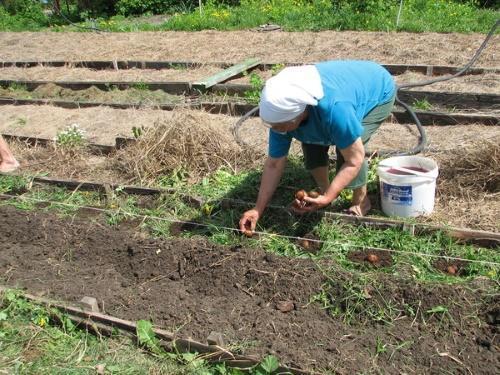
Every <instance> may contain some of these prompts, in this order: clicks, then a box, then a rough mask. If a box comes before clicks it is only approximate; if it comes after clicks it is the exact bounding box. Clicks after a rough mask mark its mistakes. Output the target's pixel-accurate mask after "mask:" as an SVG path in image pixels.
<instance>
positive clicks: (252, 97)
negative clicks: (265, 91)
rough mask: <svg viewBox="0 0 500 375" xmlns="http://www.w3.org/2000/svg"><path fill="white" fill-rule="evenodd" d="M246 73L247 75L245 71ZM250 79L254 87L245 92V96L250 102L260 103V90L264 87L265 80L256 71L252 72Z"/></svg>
mask: <svg viewBox="0 0 500 375" xmlns="http://www.w3.org/2000/svg"><path fill="white" fill-rule="evenodd" d="M245 75H246V73H245ZM249 80H250V86H252V89H251V90H249V91H245V92H244V93H243V96H244V97H245V98H246V100H247V101H248V102H249V103H252V104H258V103H259V100H260V92H261V91H262V88H263V87H264V80H263V79H262V77H261V76H259V75H258V74H257V73H256V72H252V73H250V76H249Z"/></svg>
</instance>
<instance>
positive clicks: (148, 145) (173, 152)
mask: <svg viewBox="0 0 500 375" xmlns="http://www.w3.org/2000/svg"><path fill="white" fill-rule="evenodd" d="M224 126H227V125H222V124H219V123H218V122H217V119H216V117H214V118H209V117H207V116H206V115H204V114H203V113H195V112H192V111H188V110H183V109H178V110H176V111H175V112H174V113H173V116H172V118H171V120H169V121H163V122H159V123H156V124H155V125H154V126H152V127H149V128H147V129H145V130H143V133H142V134H141V136H140V137H139V139H138V141H137V142H136V143H135V144H133V145H131V146H129V147H126V148H125V149H123V150H121V151H119V152H118V154H117V155H116V157H115V159H114V166H115V167H116V168H118V169H119V170H120V172H121V173H122V174H123V175H126V176H127V178H128V179H129V180H130V181H131V182H133V183H136V184H141V185H151V184H154V182H155V181H157V180H158V177H160V176H164V175H168V174H170V173H172V172H174V171H176V170H179V169H181V170H183V171H185V172H187V173H188V174H189V177H190V180H191V181H192V182H196V181H199V180H201V178H202V177H203V176H206V175H208V174H210V173H212V172H214V171H216V170H217V169H219V168H221V167H226V168H228V169H230V170H232V171H235V172H238V171H240V170H243V169H247V168H251V167H254V166H256V165H260V164H261V163H262V159H263V157H264V155H263V154H262V153H260V152H258V151H256V150H254V149H249V148H245V147H244V146H243V147H242V146H239V145H238V144H237V143H236V142H235V140H234V138H233V137H232V136H231V134H230V132H228V129H224V128H223V127H224Z"/></svg>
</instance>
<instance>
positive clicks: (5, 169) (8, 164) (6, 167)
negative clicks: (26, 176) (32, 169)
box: [0, 159, 19, 173]
mask: <svg viewBox="0 0 500 375" xmlns="http://www.w3.org/2000/svg"><path fill="white" fill-rule="evenodd" d="M17 168H19V162H18V161H17V160H16V159H14V160H12V161H6V160H3V161H2V162H1V163H0V173H10V172H14V171H15V170H16V169H17Z"/></svg>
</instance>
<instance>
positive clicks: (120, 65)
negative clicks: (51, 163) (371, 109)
mask: <svg viewBox="0 0 500 375" xmlns="http://www.w3.org/2000/svg"><path fill="white" fill-rule="evenodd" d="M304 64H313V62H307V63H304V62H285V63H283V62H281V63H280V62H274V63H273V62H261V63H259V64H257V65H256V68H257V69H260V70H271V69H272V68H273V67H275V66H277V65H283V66H298V65H304ZM231 65H233V64H232V63H228V62H197V61H148V60H97V61H94V60H81V61H63V60H45V61H42V60H40V61H37V60H32V61H0V68H8V67H18V68H32V67H37V66H46V67H64V66H69V67H75V68H88V69H96V70H105V69H114V70H117V69H175V68H186V69H190V68H199V67H202V66H218V67H221V68H228V67H230V66H231ZM382 66H383V67H385V68H386V69H387V70H388V71H389V72H390V73H391V74H393V75H399V74H403V73H405V72H407V71H412V72H416V73H422V74H425V75H428V76H437V75H444V74H455V73H457V72H459V71H460V70H461V69H462V67H459V66H453V65H425V64H382ZM499 72H500V69H499V68H487V67H472V68H469V69H468V70H467V71H466V72H465V73H464V74H465V75H469V74H470V75H476V74H485V73H499Z"/></svg>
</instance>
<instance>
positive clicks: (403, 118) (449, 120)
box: [0, 98, 500, 126]
mask: <svg viewBox="0 0 500 375" xmlns="http://www.w3.org/2000/svg"><path fill="white" fill-rule="evenodd" d="M30 104H32V105H53V106H56V107H62V108H68V109H75V108H91V107H100V106H108V107H111V108H116V109H128V108H151V109H161V110H166V111H171V110H173V109H175V108H189V109H199V110H201V109H203V110H205V111H207V112H209V113H216V114H226V115H229V116H243V115H245V114H246V113H248V112H249V111H250V110H252V109H253V108H254V107H255V106H254V105H252V104H243V103H232V102H220V103H217V102H214V103H207V102H202V103H182V104H160V105H154V106H144V105H141V104H130V103H99V102H75V101H64V100H50V99H15V98H0V105H30ZM392 113H393V115H394V117H395V118H396V120H397V121H398V122H401V123H412V122H413V119H412V118H411V117H410V115H409V114H408V113H407V112H406V111H403V110H400V109H394V110H393V112H392ZM415 113H416V114H417V116H418V118H419V120H420V121H421V123H422V125H424V126H427V125H466V124H474V123H480V124H484V125H499V124H500V117H499V116H495V115H486V114H479V113H453V112H450V113H443V112H430V111H415ZM252 116H253V117H257V116H258V113H257V112H256V113H254V114H253V115H252Z"/></svg>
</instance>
